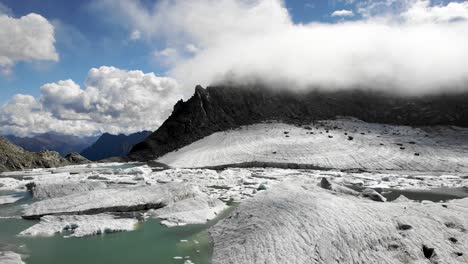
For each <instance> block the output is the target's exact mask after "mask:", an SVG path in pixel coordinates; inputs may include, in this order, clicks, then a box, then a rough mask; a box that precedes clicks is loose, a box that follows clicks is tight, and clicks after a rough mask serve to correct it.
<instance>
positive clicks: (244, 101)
mask: <svg viewBox="0 0 468 264" xmlns="http://www.w3.org/2000/svg"><path fill="white" fill-rule="evenodd" d="M337 116H353V117H356V118H359V119H361V120H363V121H366V122H375V123H388V124H400V125H412V126H422V125H457V126H464V127H467V126H468V93H464V94H446V95H437V96H436V95H433V96H424V97H417V96H413V97H404V96H390V95H388V94H383V93H377V92H371V91H364V90H347V91H333V92H324V91H318V90H316V91H309V92H306V93H292V92H286V91H283V90H272V89H265V88H263V87H261V86H257V87H249V88H243V87H230V86H223V87H208V88H207V89H204V88H202V87H200V86H197V87H196V89H195V94H194V95H193V96H192V98H190V99H189V100H188V101H186V102H183V101H179V102H178V103H177V104H176V105H175V106H174V111H173V113H172V115H171V116H170V117H169V118H168V119H167V120H166V121H165V122H164V124H163V125H162V126H161V127H160V128H159V129H158V130H157V131H156V132H154V133H153V134H152V135H151V136H149V137H148V138H147V139H146V140H145V141H144V142H142V143H139V144H137V145H135V147H133V149H132V150H131V151H130V154H129V157H130V158H132V159H134V160H149V159H154V158H157V157H159V156H162V155H164V154H166V153H168V152H170V151H174V150H176V149H178V148H181V147H183V146H185V145H188V144H190V143H193V142H194V141H196V140H199V139H201V138H203V137H206V136H208V135H210V134H212V133H214V132H218V131H223V130H228V129H233V128H237V127H239V126H242V125H249V124H254V123H258V122H263V121H268V120H278V121H282V122H287V123H296V124H307V123H310V122H313V121H315V120H323V119H332V118H335V117H337Z"/></svg>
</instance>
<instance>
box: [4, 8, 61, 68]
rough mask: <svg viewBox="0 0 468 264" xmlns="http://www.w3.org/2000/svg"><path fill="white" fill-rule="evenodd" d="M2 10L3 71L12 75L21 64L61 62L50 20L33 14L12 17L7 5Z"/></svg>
mask: <svg viewBox="0 0 468 264" xmlns="http://www.w3.org/2000/svg"><path fill="white" fill-rule="evenodd" d="M0 10H3V11H2V12H0V72H2V73H3V74H9V73H11V68H12V67H13V66H14V65H15V64H16V63H17V62H20V61H36V60H39V61H42V60H45V61H58V60H59V55H58V54H57V52H56V50H55V46H54V44H55V37H54V27H53V26H52V24H51V23H49V21H47V19H45V18H44V17H42V16H41V15H38V14H34V13H31V14H29V15H26V16H23V17H20V18H13V17H11V16H9V15H8V14H9V13H8V12H7V11H8V9H5V7H4V6H3V7H2V6H0ZM5 10H7V11H5Z"/></svg>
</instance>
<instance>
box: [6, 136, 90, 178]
mask: <svg viewBox="0 0 468 264" xmlns="http://www.w3.org/2000/svg"><path fill="white" fill-rule="evenodd" d="M74 158H75V159H76V160H78V157H77V156H74ZM84 162H86V161H85V160H83V159H81V160H80V162H79V163H84ZM74 163H75V162H74V160H72V159H64V158H62V157H60V155H59V154H58V153H57V152H54V151H41V152H35V153H34V152H29V151H26V150H24V149H23V148H21V147H18V146H16V145H14V144H13V143H11V142H9V141H8V140H7V139H6V138H4V137H0V172H3V171H11V170H23V169H32V168H51V167H59V166H65V165H71V164H74Z"/></svg>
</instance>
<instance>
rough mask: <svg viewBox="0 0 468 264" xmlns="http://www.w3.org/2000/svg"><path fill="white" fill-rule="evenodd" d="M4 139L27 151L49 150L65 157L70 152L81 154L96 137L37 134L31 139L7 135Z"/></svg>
mask: <svg viewBox="0 0 468 264" xmlns="http://www.w3.org/2000/svg"><path fill="white" fill-rule="evenodd" d="M5 138H7V139H8V140H9V141H10V142H12V143H13V144H15V145H17V146H20V147H22V148H24V149H25V150H27V151H32V152H38V151H43V150H51V151H57V152H58V153H59V154H60V155H61V156H65V155H67V154H69V153H71V152H81V151H83V150H84V149H85V148H87V147H89V146H91V145H92V144H93V143H94V142H95V141H96V140H97V137H76V136H71V135H60V134H53V133H44V134H38V135H35V136H32V137H16V136H13V135H7V136H5Z"/></svg>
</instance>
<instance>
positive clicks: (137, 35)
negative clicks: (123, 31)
mask: <svg viewBox="0 0 468 264" xmlns="http://www.w3.org/2000/svg"><path fill="white" fill-rule="evenodd" d="M130 39H131V40H139V39H141V32H140V31H139V30H133V31H132V34H130Z"/></svg>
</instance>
